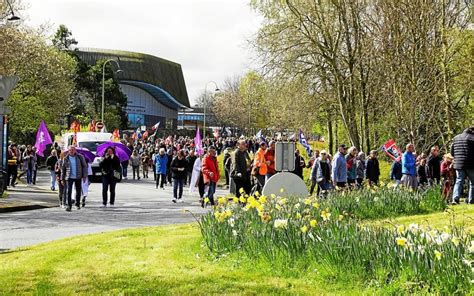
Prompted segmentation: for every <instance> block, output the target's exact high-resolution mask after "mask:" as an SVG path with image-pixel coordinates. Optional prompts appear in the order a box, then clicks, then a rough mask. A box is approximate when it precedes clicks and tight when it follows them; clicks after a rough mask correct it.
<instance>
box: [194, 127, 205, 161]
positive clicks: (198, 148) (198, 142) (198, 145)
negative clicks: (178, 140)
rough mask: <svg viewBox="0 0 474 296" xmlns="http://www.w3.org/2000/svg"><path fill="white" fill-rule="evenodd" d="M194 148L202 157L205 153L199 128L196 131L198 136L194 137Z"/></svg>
mask: <svg viewBox="0 0 474 296" xmlns="http://www.w3.org/2000/svg"><path fill="white" fill-rule="evenodd" d="M194 146H195V149H196V154H197V155H202V154H203V153H204V150H203V149H202V140H201V134H200V133H199V126H198V128H197V130H196V136H195V137H194Z"/></svg>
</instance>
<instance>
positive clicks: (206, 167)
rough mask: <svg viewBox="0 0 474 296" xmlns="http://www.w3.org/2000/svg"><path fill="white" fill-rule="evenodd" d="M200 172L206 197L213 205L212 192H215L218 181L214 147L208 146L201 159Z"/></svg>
mask: <svg viewBox="0 0 474 296" xmlns="http://www.w3.org/2000/svg"><path fill="white" fill-rule="evenodd" d="M202 174H203V178H204V184H206V185H207V187H208V189H207V198H209V202H210V203H211V205H214V204H215V203H214V193H215V192H216V186H217V182H218V181H219V177H220V175H219V166H218V164H217V158H216V147H214V146H209V148H208V151H207V155H206V156H205V157H204V159H203V160H202Z"/></svg>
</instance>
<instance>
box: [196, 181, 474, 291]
mask: <svg viewBox="0 0 474 296" xmlns="http://www.w3.org/2000/svg"><path fill="white" fill-rule="evenodd" d="M373 190H375V193H373V192H371V191H364V192H362V193H360V194H359V195H358V196H357V197H358V199H359V201H358V204H359V205H361V204H362V205H363V206H367V207H368V206H369V205H368V203H366V202H364V201H363V200H365V199H370V200H372V201H374V198H375V197H377V198H378V199H379V200H382V201H384V202H387V201H391V202H393V203H409V204H412V203H414V200H418V199H419V200H420V201H418V203H423V198H425V197H426V196H424V195H423V194H430V193H415V192H411V193H409V192H408V191H404V190H400V191H396V192H398V193H399V194H400V195H402V196H405V197H407V198H406V199H403V198H399V197H394V195H393V194H392V195H391V196H389V197H384V196H383V194H380V193H378V192H379V191H380V192H384V191H383V190H385V189H379V190H377V189H373ZM392 191H393V190H392ZM407 194H411V195H414V197H408V196H407ZM374 195H376V196H374ZM348 196H350V197H352V198H353V199H355V198H356V194H355V193H352V192H346V193H344V195H343V193H342V192H341V193H337V194H334V195H329V197H328V199H325V200H321V199H319V198H316V197H307V198H293V197H281V196H277V195H274V194H272V195H270V196H264V195H255V196H249V195H245V194H242V195H241V196H240V197H231V198H222V197H221V198H219V199H218V200H217V205H216V206H215V207H214V208H213V210H212V211H211V212H210V213H208V214H206V215H204V216H203V217H202V218H201V220H200V226H201V232H202V234H203V238H204V242H205V244H206V246H207V247H208V248H209V249H210V250H211V251H212V252H213V253H216V254H227V253H236V254H239V255H238V256H240V255H245V256H247V257H249V258H250V259H254V260H265V261H267V262H269V263H270V264H272V265H273V264H274V265H275V266H284V267H285V268H291V266H295V265H297V266H298V268H307V269H308V270H315V269H318V267H320V266H324V267H325V268H329V269H334V270H336V269H337V270H342V271H343V272H350V273H351V274H358V275H359V276H360V277H361V278H362V279H363V280H366V281H367V282H368V283H378V284H382V285H386V284H387V283H388V284H393V283H397V282H398V283H400V286H401V287H402V288H403V287H405V286H404V284H403V283H405V282H407V281H409V282H410V283H411V284H410V286H409V288H407V289H408V290H409V291H410V292H412V291H417V290H419V291H424V292H426V291H428V292H435V293H441V294H443V293H448V294H452V293H461V294H462V293H466V292H467V291H469V289H470V288H469V287H470V284H471V281H472V280H473V270H472V268H473V267H474V265H473V264H474V263H473V262H474V241H473V238H472V236H470V235H468V234H466V233H464V232H463V230H462V229H459V228H454V227H453V228H452V229H447V230H445V231H443V232H438V231H436V230H433V229H422V228H421V227H419V226H418V225H415V224H412V225H409V226H405V225H395V226H390V227H386V226H375V225H372V224H367V223H361V221H360V219H359V218H361V216H360V215H362V214H363V213H371V211H370V210H366V211H359V212H357V213H358V214H357V215H355V214H354V209H355V208H354V207H353V206H352V203H348V202H347V201H346V199H347V197H348ZM430 198H431V197H430ZM335 199H344V201H336V200H335ZM361 201H362V202H361ZM376 202H377V201H376ZM344 206H347V208H345V207H344ZM392 208H393V209H399V210H400V211H401V210H403V209H405V210H410V209H411V207H410V206H406V205H405V206H403V205H392ZM386 213H388V212H386ZM396 214H397V215H400V214H403V213H400V212H398V211H397V212H396ZM369 218H372V216H371V215H369Z"/></svg>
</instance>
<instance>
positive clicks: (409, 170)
mask: <svg viewBox="0 0 474 296" xmlns="http://www.w3.org/2000/svg"><path fill="white" fill-rule="evenodd" d="M414 151H415V146H414V145H413V144H412V143H409V144H407V146H406V149H405V153H403V155H402V180H401V183H402V184H403V185H404V186H406V187H410V188H411V189H416V188H417V187H418V180H417V179H416V158H415V155H414V154H413V152H414Z"/></svg>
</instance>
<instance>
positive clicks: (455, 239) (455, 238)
mask: <svg viewBox="0 0 474 296" xmlns="http://www.w3.org/2000/svg"><path fill="white" fill-rule="evenodd" d="M451 242H452V243H453V244H454V245H455V246H456V247H457V246H459V238H457V237H455V236H453V237H452V238H451Z"/></svg>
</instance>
